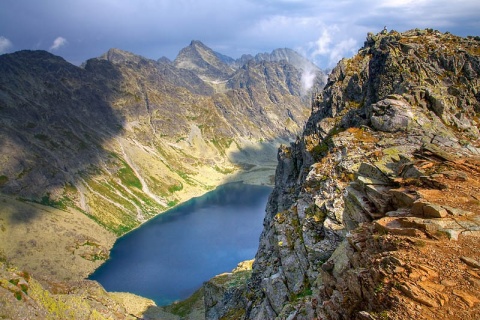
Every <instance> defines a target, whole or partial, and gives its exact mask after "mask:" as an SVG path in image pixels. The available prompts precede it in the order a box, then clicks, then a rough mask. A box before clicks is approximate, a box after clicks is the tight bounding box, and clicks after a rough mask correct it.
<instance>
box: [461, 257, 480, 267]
mask: <svg viewBox="0 0 480 320" xmlns="http://www.w3.org/2000/svg"><path fill="white" fill-rule="evenodd" d="M460 260H462V261H463V262H465V264H466V265H468V266H470V267H472V268H480V262H478V261H477V260H475V259H472V258H469V257H460Z"/></svg>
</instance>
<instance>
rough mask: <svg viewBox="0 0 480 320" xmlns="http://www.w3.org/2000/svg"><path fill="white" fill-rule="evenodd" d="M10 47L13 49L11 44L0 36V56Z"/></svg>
mask: <svg viewBox="0 0 480 320" xmlns="http://www.w3.org/2000/svg"><path fill="white" fill-rule="evenodd" d="M11 47H13V44H12V42H11V41H10V40H8V39H7V38H5V37H4V36H0V54H4V53H6V52H8V50H10V48H11Z"/></svg>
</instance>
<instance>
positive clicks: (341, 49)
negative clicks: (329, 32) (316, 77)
mask: <svg viewBox="0 0 480 320" xmlns="http://www.w3.org/2000/svg"><path fill="white" fill-rule="evenodd" d="M357 49H358V43H357V41H355V40H354V39H352V38H348V39H345V40H342V41H340V42H338V43H336V44H335V46H333V48H332V49H331V50H330V52H329V59H328V64H329V66H332V65H335V64H337V63H338V61H340V60H341V59H342V58H343V57H348V56H351V55H352V54H354V53H355V51H356V50H357Z"/></svg>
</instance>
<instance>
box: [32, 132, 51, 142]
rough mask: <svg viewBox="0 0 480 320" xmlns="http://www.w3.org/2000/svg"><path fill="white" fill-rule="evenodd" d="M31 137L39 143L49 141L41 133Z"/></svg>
mask: <svg viewBox="0 0 480 320" xmlns="http://www.w3.org/2000/svg"><path fill="white" fill-rule="evenodd" d="M33 137H34V138H35V139H38V140H40V141H47V140H49V139H48V136H47V135H45V134H43V133H37V134H35V135H34V136H33Z"/></svg>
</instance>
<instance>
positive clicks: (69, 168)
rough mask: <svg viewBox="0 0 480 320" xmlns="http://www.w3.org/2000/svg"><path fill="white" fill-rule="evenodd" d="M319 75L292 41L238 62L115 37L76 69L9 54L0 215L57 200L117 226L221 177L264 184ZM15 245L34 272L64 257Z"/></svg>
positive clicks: (69, 239) (18, 260)
mask: <svg viewBox="0 0 480 320" xmlns="http://www.w3.org/2000/svg"><path fill="white" fill-rule="evenodd" d="M306 76H307V78H308V79H309V81H310V83H306V82H305V81H304V79H305V77H306ZM325 78H326V77H325V74H324V73H323V72H322V71H321V70H320V69H319V68H317V67H316V66H315V65H313V64H312V63H311V62H309V61H308V60H306V59H305V58H303V57H302V56H300V55H299V54H298V53H296V52H295V51H292V50H289V49H278V50H275V51H273V52H272V53H271V54H260V55H257V56H256V57H252V56H243V57H242V58H240V59H238V60H234V59H232V58H229V57H226V56H223V55H221V54H219V53H216V52H214V51H213V50H211V49H210V48H208V47H207V46H205V45H204V44H202V43H201V42H199V41H192V42H191V44H190V45H189V46H187V47H185V48H184V49H182V50H181V51H180V53H179V54H178V56H177V58H176V59H175V60H174V61H169V60H168V59H166V58H161V59H159V60H158V61H154V60H150V59H146V58H144V57H141V56H138V55H135V54H133V53H129V52H126V51H122V50H119V49H110V50H109V51H108V52H107V53H105V54H103V55H102V56H100V57H98V58H94V59H90V60H88V61H86V62H85V63H84V64H83V65H82V67H77V66H74V65H72V64H70V63H68V62H66V61H65V60H64V59H62V58H60V57H58V56H55V55H52V54H50V53H48V52H45V51H19V52H15V53H12V54H5V55H2V56H0V122H1V126H0V154H1V161H0V191H1V194H0V195H2V196H5V197H6V198H5V199H6V200H5V201H8V202H9V206H8V207H9V209H8V212H7V211H5V210H6V209H5V207H3V208H2V210H3V211H1V212H0V213H1V214H2V215H4V216H5V215H8V219H10V221H15V223H16V224H19V223H20V224H25V225H27V226H28V225H29V224H30V223H32V221H36V222H35V223H37V224H38V225H40V224H39V223H40V222H38V221H39V219H43V218H44V217H45V215H44V214H45V213H46V212H49V210H55V209H57V210H60V211H62V212H69V213H71V214H74V215H82V216H87V217H89V218H91V219H89V220H88V221H89V222H85V223H92V224H94V225H96V226H98V225H100V226H102V227H103V228H104V230H105V231H104V232H105V233H112V234H114V235H117V236H118V235H121V234H124V233H125V232H127V231H129V230H131V229H132V228H135V227H136V226H138V225H139V224H141V223H142V222H144V221H146V220H147V219H149V218H150V217H153V216H154V215H156V214H158V213H159V212H162V211H164V210H166V209H168V208H169V207H171V206H173V205H175V204H177V203H179V202H181V201H185V200H187V199H189V198H191V197H193V196H197V195H200V194H202V193H204V192H206V191H207V190H210V189H212V188H214V187H215V186H217V185H219V184H221V183H225V182H228V181H236V180H246V181H250V182H253V183H269V182H271V181H273V174H274V169H275V166H276V153H277V147H278V145H279V143H282V142H283V143H285V142H288V141H290V140H292V139H295V137H296V135H298V134H300V133H301V131H302V128H303V126H304V123H305V121H306V119H307V117H308V115H309V114H310V110H311V108H310V105H311V90H312V89H311V88H315V89H316V90H318V89H320V88H322V87H323V86H324V84H325ZM307 84H308V86H309V87H306V85H307ZM310 86H311V87H310ZM25 204H31V206H30V207H29V208H30V209H29V210H27V211H28V212H26V211H25V210H23V209H20V208H24V205H25ZM59 214H63V213H61V212H60V213H59ZM8 219H7V218H6V220H8ZM35 219H37V220H35ZM5 228H7V229H8V228H10V224H9V223H6V225H5ZM62 228H64V229H62V231H61V232H60V231H59V232H58V235H57V236H58V238H59V239H58V243H64V242H65V245H64V246H66V247H75V246H76V245H75V243H74V242H75V241H76V240H75V239H77V240H78V239H90V240H89V241H91V242H92V243H96V244H97V245H98V246H97V247H98V248H103V249H104V251H106V252H108V248H109V246H110V245H111V244H108V243H102V241H101V240H100V238H101V237H100V236H99V235H98V234H97V236H96V235H93V234H89V232H88V231H80V230H79V228H76V229H75V228H74V227H73V226H69V225H68V224H65V225H63V226H62ZM91 229H92V230H93V229H94V228H93V227H92V228H91ZM9 230H10V231H9V232H11V233H10V234H9V237H10V238H12V239H18V238H22V237H24V235H22V234H19V233H16V232H17V231H18V230H17V231H15V230H16V229H15V228H13V227H11V228H10V229H9ZM95 230H97V229H95ZM18 232H24V231H18ZM32 232H33V231H31V233H32ZM39 232H41V230H40V231H39ZM97 232H98V231H97ZM67 235H68V236H67ZM32 236H34V235H33V234H32ZM38 237H40V236H38ZM62 237H63V238H62ZM40 238H41V237H40ZM62 239H63V240H62ZM79 241H80V240H79ZM5 245H6V244H5ZM11 245H12V246H16V244H15V243H14V242H12V243H11ZM97 247H96V248H97ZM10 249H11V248H9V249H8V250H7V251H8V252H9V253H8V254H7V259H8V260H10V261H12V262H14V263H15V264H17V265H19V266H21V267H28V268H29V270H31V271H34V272H40V273H42V272H43V273H45V272H47V273H48V272H50V271H52V270H53V271H54V272H56V271H55V270H54V269H55V268H60V267H58V266H53V265H52V266H50V269H49V268H42V267H40V262H38V261H40V260H38V261H37V262H32V261H34V260H35V259H34V258H31V259H30V258H27V257H28V256H31V257H40V256H42V255H45V252H42V251H41V250H40V251H39V250H37V249H35V248H34V247H30V246H26V247H24V248H22V249H21V250H20V249H19V250H17V251H16V250H10ZM14 249H15V248H14ZM92 250H93V249H92ZM64 251H65V252H64ZM75 252H77V251H75ZM55 254H57V255H59V256H61V257H62V255H63V254H65V255H67V254H68V255H67V256H68V259H71V257H72V254H71V253H70V252H67V250H63V249H61V250H59V251H58V252H56V253H55ZM74 256H75V254H74ZM92 256H95V255H93V254H91V255H90V256H89V257H92ZM96 257H97V258H98V257H99V256H98V255H97V256H96ZM97 258H95V259H93V258H92V259H90V260H91V261H90V260H89V261H88V262H89V263H90V264H88V263H87V264H86V266H85V270H84V271H82V272H83V273H82V272H80V273H81V274H82V275H83V276H85V275H86V274H88V272H90V271H91V270H93V268H95V267H96V266H98V264H99V262H98V261H97V260H98V259H97ZM26 259H27V260H28V263H27V262H26V261H27V260H26ZM61 259H63V258H61ZM81 259H84V258H81ZM47 260H48V259H47ZM87 260H88V259H87ZM82 261H83V260H82ZM35 263H37V265H36V264H35ZM62 268H64V269H65V268H66V269H68V268H70V269H72V270H73V269H75V268H77V269H78V263H77V264H76V265H75V264H67V265H66V266H63V267H62ZM46 269H48V271H47V270H46ZM80 269H81V268H80ZM72 270H71V271H72ZM72 272H73V271H72ZM61 273H62V272H60V271H59V272H58V274H61ZM64 273H65V274H68V272H64Z"/></svg>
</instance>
